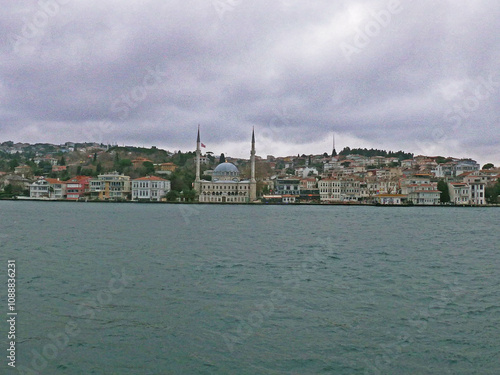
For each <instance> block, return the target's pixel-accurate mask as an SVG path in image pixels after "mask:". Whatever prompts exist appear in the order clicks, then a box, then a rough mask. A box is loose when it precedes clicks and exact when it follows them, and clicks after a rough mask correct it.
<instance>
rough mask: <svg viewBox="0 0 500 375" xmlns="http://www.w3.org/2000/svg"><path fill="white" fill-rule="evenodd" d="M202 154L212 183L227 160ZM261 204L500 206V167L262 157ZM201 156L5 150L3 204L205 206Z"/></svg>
mask: <svg viewBox="0 0 500 375" xmlns="http://www.w3.org/2000/svg"><path fill="white" fill-rule="evenodd" d="M221 161H226V162H230V163H232V164H234V165H235V166H236V167H237V168H238V169H239V171H240V173H241V176H242V177H246V178H248V177H249V176H250V164H249V161H248V160H246V159H238V158H231V157H226V156H224V155H214V154H213V153H211V152H206V154H204V155H201V166H202V167H201V169H202V174H203V178H204V179H205V180H207V179H208V180H210V178H211V173H212V171H213V169H214V168H215V167H216V166H217V165H218V164H219V163H220V162H221ZM256 177H257V192H258V201H260V202H268V203H324V204H345V203H350V204H352V203H357V204H362V203H370V204H374V203H375V204H396V205H398V204H412V205H420V204H422V205H439V204H455V205H485V204H495V203H498V196H499V194H500V184H499V182H498V179H499V177H500V169H499V168H498V167H495V166H494V165H492V164H486V165H484V166H480V165H479V164H478V163H477V162H476V161H474V160H471V159H460V158H454V157H449V156H446V157H445V156H424V155H417V156H415V155H413V154H411V153H407V152H404V151H397V152H393V151H385V150H377V149H359V148H358V149H356V148H353V149H351V148H349V147H346V148H344V149H343V150H341V151H340V152H339V153H338V154H337V153H336V152H335V150H334V151H333V152H332V153H331V154H327V153H323V154H318V155H305V154H302V155H301V154H297V155H294V156H284V157H275V156H272V155H267V156H266V157H259V156H257V157H256ZM194 179H195V152H180V151H177V152H170V151H167V150H162V149H159V148H156V147H150V148H144V147H133V146H122V147H120V146H116V145H104V144H97V143H73V142H66V143H64V144H60V145H54V144H46V143H38V144H27V143H14V142H11V141H8V142H3V143H2V144H0V198H13V197H17V198H20V199H22V198H23V197H26V198H28V197H29V198H31V199H60V200H116V201H118V200H120V201H126V200H134V201H196V200H197V194H198V193H199V192H196V191H194V190H193V181H194Z"/></svg>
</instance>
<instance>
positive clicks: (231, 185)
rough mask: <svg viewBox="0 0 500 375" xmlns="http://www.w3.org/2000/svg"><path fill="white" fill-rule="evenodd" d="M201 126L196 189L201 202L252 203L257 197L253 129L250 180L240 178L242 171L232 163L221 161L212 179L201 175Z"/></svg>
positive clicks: (197, 145)
mask: <svg viewBox="0 0 500 375" xmlns="http://www.w3.org/2000/svg"><path fill="white" fill-rule="evenodd" d="M200 146H201V142H200V128H199V127H198V138H197V140H196V178H195V180H194V189H195V190H196V191H197V192H198V201H199V202H212V203H250V202H253V201H255V200H256V199H257V182H256V180H255V134H254V131H253V130H252V149H251V151H250V164H251V176H250V180H240V171H239V170H238V168H237V167H236V166H235V165H234V164H232V163H220V164H219V165H218V166H217V167H216V168H215V169H214V171H213V173H212V181H206V180H202V179H201V177H200V164H201V149H200Z"/></svg>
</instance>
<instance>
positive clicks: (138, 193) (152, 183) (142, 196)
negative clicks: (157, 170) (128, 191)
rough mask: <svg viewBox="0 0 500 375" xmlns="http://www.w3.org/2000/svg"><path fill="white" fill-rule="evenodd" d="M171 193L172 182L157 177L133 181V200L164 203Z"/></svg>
mask: <svg viewBox="0 0 500 375" xmlns="http://www.w3.org/2000/svg"><path fill="white" fill-rule="evenodd" d="M169 191H170V181H168V180H164V179H163V178H159V177H156V176H149V177H141V178H137V179H135V180H132V199H133V200H148V201H157V202H159V201H162V200H164V198H165V196H166V195H167V193H168V192H169Z"/></svg>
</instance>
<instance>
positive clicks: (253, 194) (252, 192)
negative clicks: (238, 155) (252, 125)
mask: <svg viewBox="0 0 500 375" xmlns="http://www.w3.org/2000/svg"><path fill="white" fill-rule="evenodd" d="M250 168H251V175H250V202H253V201H255V200H256V199H257V181H256V180H255V131H254V129H252V151H250Z"/></svg>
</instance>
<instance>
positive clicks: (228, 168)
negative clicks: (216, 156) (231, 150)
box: [213, 163, 240, 176]
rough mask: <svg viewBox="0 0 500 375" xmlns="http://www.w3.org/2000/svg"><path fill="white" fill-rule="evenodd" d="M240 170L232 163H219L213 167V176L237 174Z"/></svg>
mask: <svg viewBox="0 0 500 375" xmlns="http://www.w3.org/2000/svg"><path fill="white" fill-rule="evenodd" d="M239 174H240V171H238V168H237V167H236V165H234V164H233V163H221V164H219V165H218V166H217V167H215V169H214V172H213V175H214V176H239Z"/></svg>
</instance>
